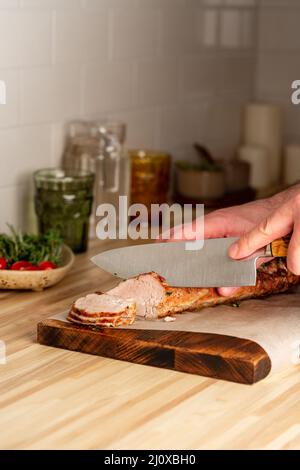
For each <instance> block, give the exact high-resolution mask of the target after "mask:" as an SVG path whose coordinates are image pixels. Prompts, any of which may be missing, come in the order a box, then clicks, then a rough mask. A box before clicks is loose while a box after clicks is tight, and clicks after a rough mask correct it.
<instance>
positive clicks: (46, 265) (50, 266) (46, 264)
mask: <svg viewBox="0 0 300 470" xmlns="http://www.w3.org/2000/svg"><path fill="white" fill-rule="evenodd" d="M56 267H57V266H56V264H54V263H52V262H51V261H43V262H42V263H40V264H39V265H38V268H39V269H40V270H42V271H48V270H50V269H56Z"/></svg>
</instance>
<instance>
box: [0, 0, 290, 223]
mask: <svg viewBox="0 0 300 470" xmlns="http://www.w3.org/2000/svg"><path fill="white" fill-rule="evenodd" d="M269 3H270V2H269ZM255 12H256V2H255V1H254V0H0V80H5V82H6V85H7V104H6V105H5V106H0V210H1V218H0V231H2V230H4V229H5V223H6V222H10V223H15V224H17V225H21V224H22V223H23V222H24V220H26V211H25V210H24V201H26V200H27V195H28V189H27V188H28V179H29V176H30V174H31V173H32V171H34V170H35V169H37V168H40V167H45V166H51V165H57V164H59V162H60V156H61V152H62V148H63V137H64V123H65V121H66V120H68V119H72V118H80V117H82V118H96V117H102V116H112V117H118V118H121V119H124V120H125V121H126V122H127V124H128V146H130V147H142V146H144V147H154V148H162V149H166V150H169V151H171V152H172V153H173V154H174V156H175V157H179V156H180V157H185V156H186V155H187V154H188V152H189V149H190V148H191V144H192V143H193V142H194V141H195V140H199V141H201V142H203V143H206V144H208V145H209V146H211V148H213V149H216V152H217V154H218V156H225V157H230V156H231V153H232V150H233V149H234V146H235V145H236V143H237V142H238V139H239V118H238V116H239V107H240V104H241V103H242V102H244V101H245V100H247V99H249V98H250V97H251V96H252V95H253V84H254V80H253V73H254V68H255V67H254V56H255V37H254V31H255ZM274 15H275V14H274ZM274 15H273V16H274ZM273 21H274V22H276V15H275V16H274V20H273ZM292 21H293V24H295V28H296V23H295V22H294V20H293V19H292ZM286 33H287V35H290V36H291V35H292V32H291V31H286ZM285 41H289V39H288V38H286V39H285ZM262 42H264V43H265V44H266V46H265V47H266V48H268V47H269V46H268V44H269V45H270V48H272V45H273V42H272V40H270V37H269V36H268V35H266V36H265V38H264V39H262ZM282 47H283V46H282ZM284 80H285V77H284V76H283V77H282V81H284Z"/></svg>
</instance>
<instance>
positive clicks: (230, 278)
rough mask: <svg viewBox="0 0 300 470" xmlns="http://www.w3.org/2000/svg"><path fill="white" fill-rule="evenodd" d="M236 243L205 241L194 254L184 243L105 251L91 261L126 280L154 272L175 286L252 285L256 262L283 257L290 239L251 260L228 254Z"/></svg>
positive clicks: (275, 244)
mask: <svg viewBox="0 0 300 470" xmlns="http://www.w3.org/2000/svg"><path fill="white" fill-rule="evenodd" d="M236 240H237V239H236V238H215V239H210V240H205V242H204V246H203V248H202V249H199V250H195V251H194V250H192V251H191V250H187V249H186V242H173V243H151V244H148V245H136V246H129V247H126V248H117V249H114V250H109V251H104V252H103V253H100V254H99V255H96V256H95V257H94V258H92V261H93V262H94V263H95V264H96V265H97V266H99V267H100V268H102V269H104V270H105V271H108V272H110V273H111V274H113V275H115V276H118V277H121V278H125V279H127V278H130V277H133V276H137V275H138V274H141V273H147V272H150V271H154V272H156V273H158V274H160V275H161V276H163V277H164V278H166V280H167V282H168V284H170V285H172V286H174V287H175V286H181V287H232V286H254V285H255V284H256V261H257V259H258V258H260V257H281V256H286V254H287V249H288V243H289V238H284V239H280V240H276V241H274V242H273V243H272V244H270V245H268V246H266V247H265V248H263V249H261V250H260V251H258V252H256V253H255V254H254V255H253V256H251V258H247V259H245V260H240V261H234V260H232V259H230V258H229V256H228V254H227V252H228V248H229V247H230V245H231V244H232V243H233V242H234V241H236Z"/></svg>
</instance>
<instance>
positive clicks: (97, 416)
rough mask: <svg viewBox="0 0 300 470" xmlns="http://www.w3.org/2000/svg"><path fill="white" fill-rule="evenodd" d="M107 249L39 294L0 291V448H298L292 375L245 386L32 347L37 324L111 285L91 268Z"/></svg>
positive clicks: (299, 389)
mask: <svg viewBox="0 0 300 470" xmlns="http://www.w3.org/2000/svg"><path fill="white" fill-rule="evenodd" d="M110 243H111V242H110ZM108 246H109V245H108V244H106V245H103V244H99V243H98V244H95V243H93V244H92V248H91V250H90V252H89V253H88V254H85V255H80V256H78V257H77V260H76V264H75V267H74V269H73V271H72V273H71V274H70V275H69V276H68V277H67V278H66V279H65V280H64V281H63V282H62V283H61V284H59V285H58V286H56V287H53V288H51V289H49V290H47V291H45V292H39V293H34V292H6V291H2V292H0V301H1V303H0V340H3V341H5V342H6V345H7V353H8V357H7V364H6V365H0V424H1V433H0V448H1V449H53V448H54V449H78V448H79V449H202V448H204V449H244V448H245V449H257V448H258V449H273V448H275V449H282V448H283V449H287V448H288V449H299V448H300V368H292V369H290V370H288V371H286V372H285V373H283V374H281V375H275V376H272V377H271V378H269V379H266V380H264V381H263V382H260V383H259V384H257V385H254V386H246V385H237V384H233V383H229V382H222V381H216V380H211V379H206V378H202V377H199V376H192V375H188V374H182V373H178V372H172V371H169V370H163V369H156V368H152V367H147V366H140V365H135V364H129V363H125V362H118V361H115V360H111V359H105V358H101V357H94V356H88V355H85V354H81V353H76V352H70V351H64V350H59V349H54V348H49V347H45V346H40V345H38V344H37V343H36V325H37V323H38V322H39V321H40V320H41V319H45V318H47V317H49V316H52V315H53V314H56V313H59V312H61V311H64V310H66V309H67V308H68V307H69V306H70V304H71V302H72V300H74V298H77V297H78V296H80V295H81V294H86V293H88V292H92V291H94V290H95V289H105V288H106V287H108V286H109V285H110V284H111V279H112V278H111V277H110V276H109V275H108V274H105V273H104V272H103V271H101V270H99V269H98V268H96V267H93V265H92V264H91V263H90V261H89V258H90V256H91V254H93V253H95V252H97V251H100V250H101V248H103V247H105V248H107V247H108ZM99 247H100V248H99Z"/></svg>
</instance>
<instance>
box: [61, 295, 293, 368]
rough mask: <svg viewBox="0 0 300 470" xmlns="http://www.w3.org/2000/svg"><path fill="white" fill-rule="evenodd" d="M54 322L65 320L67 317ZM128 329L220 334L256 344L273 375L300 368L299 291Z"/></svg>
mask: <svg viewBox="0 0 300 470" xmlns="http://www.w3.org/2000/svg"><path fill="white" fill-rule="evenodd" d="M54 318H55V319H59V320H63V321H67V320H66V313H64V314H61V315H57V316H55V317H54ZM127 328H128V329H147V330H151V329H152V330H172V331H193V332H200V333H217V334H222V335H228V336H236V337H238V338H244V339H249V340H252V341H255V342H256V343H258V344H259V345H260V346H262V347H263V348H264V350H265V351H266V352H267V353H268V355H269V357H270V359H271V362H272V370H271V372H272V373H273V372H278V371H280V370H283V369H285V368H287V367H290V366H291V365H293V364H294V365H296V364H300V289H298V290H296V291H294V292H293V293H288V294H282V295H277V296H272V297H269V298H265V299H259V300H248V301H243V302H241V305H240V307H239V308H234V307H231V306H226V305H220V306H218V307H213V308H205V309H203V310H200V311H199V312H193V313H185V314H181V315H177V316H176V321H175V322H172V323H167V322H165V321H163V320H157V321H146V320H143V319H137V321H136V322H135V323H134V324H133V325H132V326H130V327H127Z"/></svg>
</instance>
